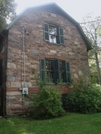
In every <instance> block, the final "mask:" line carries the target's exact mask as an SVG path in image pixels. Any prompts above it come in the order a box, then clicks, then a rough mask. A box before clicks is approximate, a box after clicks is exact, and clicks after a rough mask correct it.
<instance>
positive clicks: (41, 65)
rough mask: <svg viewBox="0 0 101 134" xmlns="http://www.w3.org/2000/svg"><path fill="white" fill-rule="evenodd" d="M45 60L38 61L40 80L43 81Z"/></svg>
mask: <svg viewBox="0 0 101 134" xmlns="http://www.w3.org/2000/svg"><path fill="white" fill-rule="evenodd" d="M45 67H46V64H45V59H40V78H41V80H42V81H43V80H44V78H45Z"/></svg>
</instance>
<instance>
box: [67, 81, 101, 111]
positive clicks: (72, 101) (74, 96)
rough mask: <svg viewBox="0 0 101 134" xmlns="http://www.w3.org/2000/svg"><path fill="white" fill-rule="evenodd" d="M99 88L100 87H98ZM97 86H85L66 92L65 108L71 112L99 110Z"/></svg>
mask: <svg viewBox="0 0 101 134" xmlns="http://www.w3.org/2000/svg"><path fill="white" fill-rule="evenodd" d="M100 88H101V87H100ZM100 88H99V87H97V86H87V85H86V84H85V86H84V87H83V88H82V89H80V88H79V86H78V88H77V89H75V90H73V91H71V92H70V93H68V95H67V97H66V100H65V109H66V110H67V111H72V112H80V113H96V112H101V89H100Z"/></svg>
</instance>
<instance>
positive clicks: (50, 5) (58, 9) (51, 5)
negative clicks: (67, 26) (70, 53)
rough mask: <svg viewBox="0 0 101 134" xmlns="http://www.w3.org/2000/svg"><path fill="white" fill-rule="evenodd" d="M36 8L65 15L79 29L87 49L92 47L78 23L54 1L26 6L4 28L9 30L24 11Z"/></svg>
mask: <svg viewBox="0 0 101 134" xmlns="http://www.w3.org/2000/svg"><path fill="white" fill-rule="evenodd" d="M38 9H42V10H46V11H48V12H52V13H55V14H59V15H61V16H63V17H65V18H66V19H68V20H69V21H70V22H71V23H73V24H74V25H75V27H76V28H77V30H78V31H79V33H80V35H81V36H82V38H83V40H84V42H85V44H86V46H87V50H90V49H92V47H91V44H90V42H89V41H88V38H87V37H86V35H85V34H84V32H83V30H82V28H81V26H80V24H79V23H78V22H77V21H76V20H74V19H73V18H72V17H71V16H70V15H69V14H67V13H66V12H65V11H64V10H63V9H62V8H61V7H59V6H58V5H57V4H56V3H54V2H52V3H48V4H44V5H40V6H36V7H31V8H27V9H26V10H24V11H23V12H22V13H21V14H20V15H18V16H17V17H16V18H15V20H14V21H13V22H12V23H11V24H10V25H9V26H8V27H7V28H6V30H9V29H10V28H11V27H12V25H13V24H14V23H15V22H16V21H17V20H18V19H19V18H20V17H21V16H22V15H23V14H24V13H25V12H26V11H29V10H38Z"/></svg>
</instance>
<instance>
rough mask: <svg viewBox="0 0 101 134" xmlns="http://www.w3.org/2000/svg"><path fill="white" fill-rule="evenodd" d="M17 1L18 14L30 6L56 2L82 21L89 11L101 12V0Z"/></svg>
mask: <svg viewBox="0 0 101 134" xmlns="http://www.w3.org/2000/svg"><path fill="white" fill-rule="evenodd" d="M15 2H16V3H17V9H16V12H17V14H19V13H21V12H22V11H23V10H24V9H26V8H28V7H35V6H37V5H40V4H45V3H49V2H55V3H56V4H58V5H59V6H60V7H61V8H62V9H63V10H64V11H66V12H67V13H68V14H69V15H70V16H71V17H73V18H74V19H75V20H76V21H78V22H82V20H83V17H84V16H86V15H87V14H88V13H92V12H93V14H94V15H95V16H97V15H99V14H101V0H15Z"/></svg>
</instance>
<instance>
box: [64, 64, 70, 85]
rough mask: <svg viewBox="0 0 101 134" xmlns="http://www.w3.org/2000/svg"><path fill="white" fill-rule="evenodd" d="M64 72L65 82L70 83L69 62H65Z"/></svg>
mask: <svg viewBox="0 0 101 134" xmlns="http://www.w3.org/2000/svg"><path fill="white" fill-rule="evenodd" d="M65 71H66V72H65V74H66V82H67V83H70V64H69V62H65Z"/></svg>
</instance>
